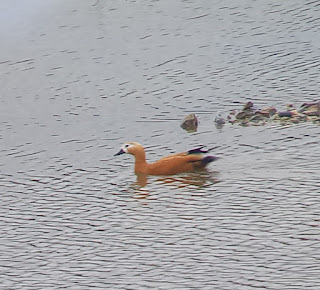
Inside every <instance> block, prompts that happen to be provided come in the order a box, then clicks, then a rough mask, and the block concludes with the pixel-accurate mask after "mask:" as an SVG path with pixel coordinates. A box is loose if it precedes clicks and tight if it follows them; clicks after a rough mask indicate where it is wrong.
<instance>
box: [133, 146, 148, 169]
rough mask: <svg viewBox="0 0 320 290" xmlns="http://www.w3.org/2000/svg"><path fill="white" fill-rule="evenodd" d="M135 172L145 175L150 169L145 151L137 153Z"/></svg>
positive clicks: (135, 155)
mask: <svg viewBox="0 0 320 290" xmlns="http://www.w3.org/2000/svg"><path fill="white" fill-rule="evenodd" d="M134 158H135V166H134V169H135V172H140V173H145V171H146V170H147V167H148V163H147V161H146V153H145V152H144V151H139V152H135V154H134Z"/></svg>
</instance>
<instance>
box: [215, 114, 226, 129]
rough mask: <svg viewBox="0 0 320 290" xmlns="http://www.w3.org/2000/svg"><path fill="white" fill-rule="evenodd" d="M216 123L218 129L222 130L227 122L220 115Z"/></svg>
mask: <svg viewBox="0 0 320 290" xmlns="http://www.w3.org/2000/svg"><path fill="white" fill-rule="evenodd" d="M214 123H215V125H216V127H217V128H218V129H221V128H222V127H223V125H224V124H225V123H226V120H225V119H224V118H223V117H222V116H221V114H219V115H218V116H217V117H216V118H215V119H214Z"/></svg>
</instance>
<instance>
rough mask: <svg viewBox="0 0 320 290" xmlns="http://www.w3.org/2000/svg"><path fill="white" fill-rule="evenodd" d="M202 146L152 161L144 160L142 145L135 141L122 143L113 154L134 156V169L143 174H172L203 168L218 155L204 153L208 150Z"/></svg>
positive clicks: (144, 154)
mask: <svg viewBox="0 0 320 290" xmlns="http://www.w3.org/2000/svg"><path fill="white" fill-rule="evenodd" d="M203 147H204V146H202V147H199V148H195V149H192V150H189V151H187V152H182V153H177V154H172V155H169V156H167V157H163V158H161V159H160V160H158V161H156V162H154V163H148V162H147V161H146V153H145V150H144V148H143V146H142V145H141V144H139V143H137V142H127V143H124V144H123V146H122V147H121V149H120V151H119V152H118V153H116V154H115V156H117V155H121V154H124V153H127V154H131V155H133V156H134V158H135V166H134V171H135V173H137V174H145V175H173V174H178V173H183V172H192V171H196V170H201V169H204V168H205V167H206V166H207V165H208V164H209V163H210V162H212V161H215V160H217V159H218V158H219V157H215V156H208V155H204V154H205V153H207V152H208V151H210V150H211V149H213V148H211V149H209V150H202V148H203Z"/></svg>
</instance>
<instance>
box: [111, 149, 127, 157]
mask: <svg viewBox="0 0 320 290" xmlns="http://www.w3.org/2000/svg"><path fill="white" fill-rule="evenodd" d="M123 153H126V152H124V151H123V150H122V149H120V151H119V152H118V153H116V154H114V156H118V155H121V154H123Z"/></svg>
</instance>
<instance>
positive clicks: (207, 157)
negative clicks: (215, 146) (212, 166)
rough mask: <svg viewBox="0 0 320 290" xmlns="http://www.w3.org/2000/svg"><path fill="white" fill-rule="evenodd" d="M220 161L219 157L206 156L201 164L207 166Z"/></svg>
mask: <svg viewBox="0 0 320 290" xmlns="http://www.w3.org/2000/svg"><path fill="white" fill-rule="evenodd" d="M217 159H219V157H216V156H206V157H204V158H203V159H202V160H201V163H202V165H203V166H206V165H207V164H209V163H210V162H212V161H215V160H217Z"/></svg>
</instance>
